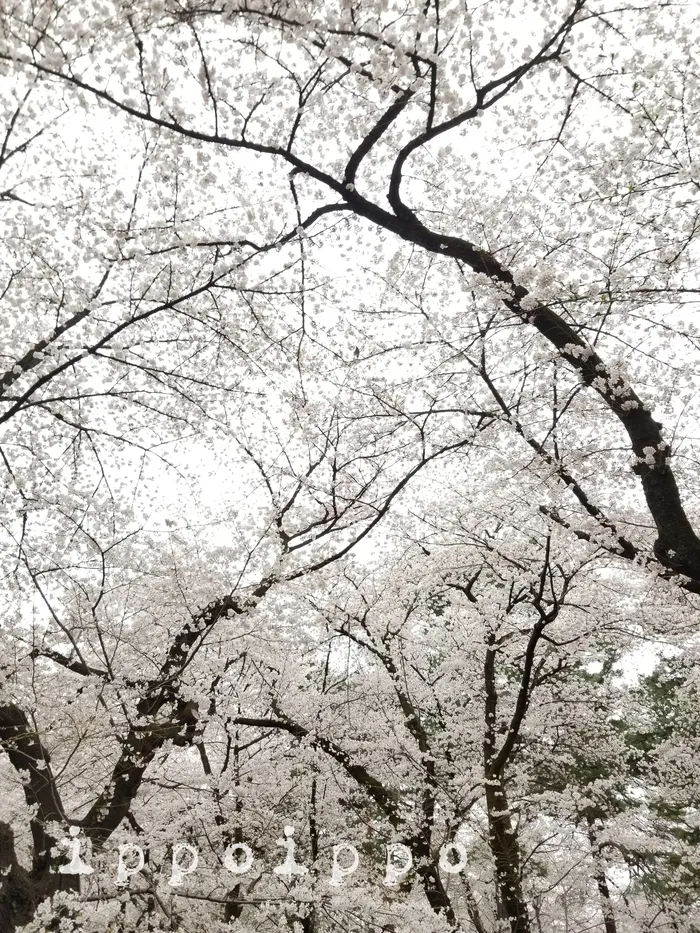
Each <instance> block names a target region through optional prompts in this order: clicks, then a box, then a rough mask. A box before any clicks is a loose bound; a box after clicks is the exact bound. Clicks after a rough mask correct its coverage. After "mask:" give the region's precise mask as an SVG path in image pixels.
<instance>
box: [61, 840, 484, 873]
mask: <svg viewBox="0 0 700 933" xmlns="http://www.w3.org/2000/svg"><path fill="white" fill-rule="evenodd" d="M69 833H70V838H69V839H63V840H61V844H62V845H63V846H64V847H65V848H67V849H68V850H69V852H68V855H69V857H70V862H69V863H68V864H67V865H61V866H59V868H58V869H57V871H58V872H60V873H61V874H64V875H91V874H92V873H93V872H94V870H95V869H94V868H93V867H92V866H91V865H88V864H87V863H86V862H85V861H83V859H82V857H81V855H80V846H81V841H80V839H79V838H78V837H79V835H80V830H79V829H78V827H77V826H71V828H70V829H69ZM277 844H278V845H280V846H282V847H283V848H284V849H285V851H286V856H285V859H284V862H282V864H281V865H276V866H275V868H273V869H272V870H273V871H274V872H275V874H276V875H280V876H281V877H283V878H286V879H288V880H289V879H291V878H292V877H293V876H295V875H305V874H307V872H308V868H306V866H304V865H300V864H299V863H298V862H297V860H296V858H295V857H294V851H295V848H296V843H295V841H294V827H293V826H285V827H284V837H283V838H281V839H278V840H277ZM385 848H386V872H385V875H384V884H385V885H387V886H389V887H391V886H393V885H397V884H399V882H400V881H401V880H402V879H403V878H404V877H405V876H406V875H407V874H408V872H409V871H410V870H411V868H412V867H413V856H412V854H411V850H410V849H409V847H408V846H406V845H404V844H403V843H400V842H396V843H390V844H389V845H387V846H385ZM341 853H343V854H344V858H343V860H344V861H348V858H347V857H348V856H349V864H346V865H345V866H343V865H341V863H340V860H339V857H340V855H341ZM451 859H456V860H455V861H451ZM253 862H254V857H253V850H252V849H251V848H250V846H248V845H246V844H245V843H243V842H237V843H233V844H232V845H230V846H229V847H228V848H227V849H226V851H225V853H224V857H223V864H224V867H225V868H226V869H228V871H230V872H232V873H233V874H234V875H243V874H245V873H246V872H249V871H250V870H251V868H252V867H253ZM144 864H145V857H144V851H143V849H142V848H141V846H138V845H135V844H133V843H124V844H122V845H120V846H119V860H118V863H117V875H116V883H117V884H118V885H128V884H129V879H130V878H131V876H132V875H136V874H138V873H139V872H140V871H141V870H142V868H143V867H144ZM198 864H199V853H198V851H197V849H196V848H195V847H194V846H191V845H189V843H186V842H181V843H177V844H176V845H174V846H173V853H172V868H171V872H170V879H169V880H168V884H170V885H171V886H172V887H179V886H180V885H182V883H183V881H184V879H185V876H186V875H191V874H192V873H193V872H195V871H196V870H197V866H198ZM359 864H360V856H359V853H358V851H357V849H356V848H355V846H353V845H351V844H350V843H349V842H341V843H338V844H337V845H334V846H333V863H332V866H331V879H330V884H331V885H333V886H340V885H342V884H344V882H345V880H346V879H347V878H348V877H349V876H350V875H352V874H354V873H355V872H356V871H357V868H358V866H359ZM466 865H467V851H466V849H465V848H464V846H463V845H460V844H459V843H457V842H452V843H448V844H446V845H444V846H442V848H441V849H440V869H441V871H444V872H447V873H448V874H457V873H458V872H460V871H463V869H464V868H465V867H466Z"/></svg>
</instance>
